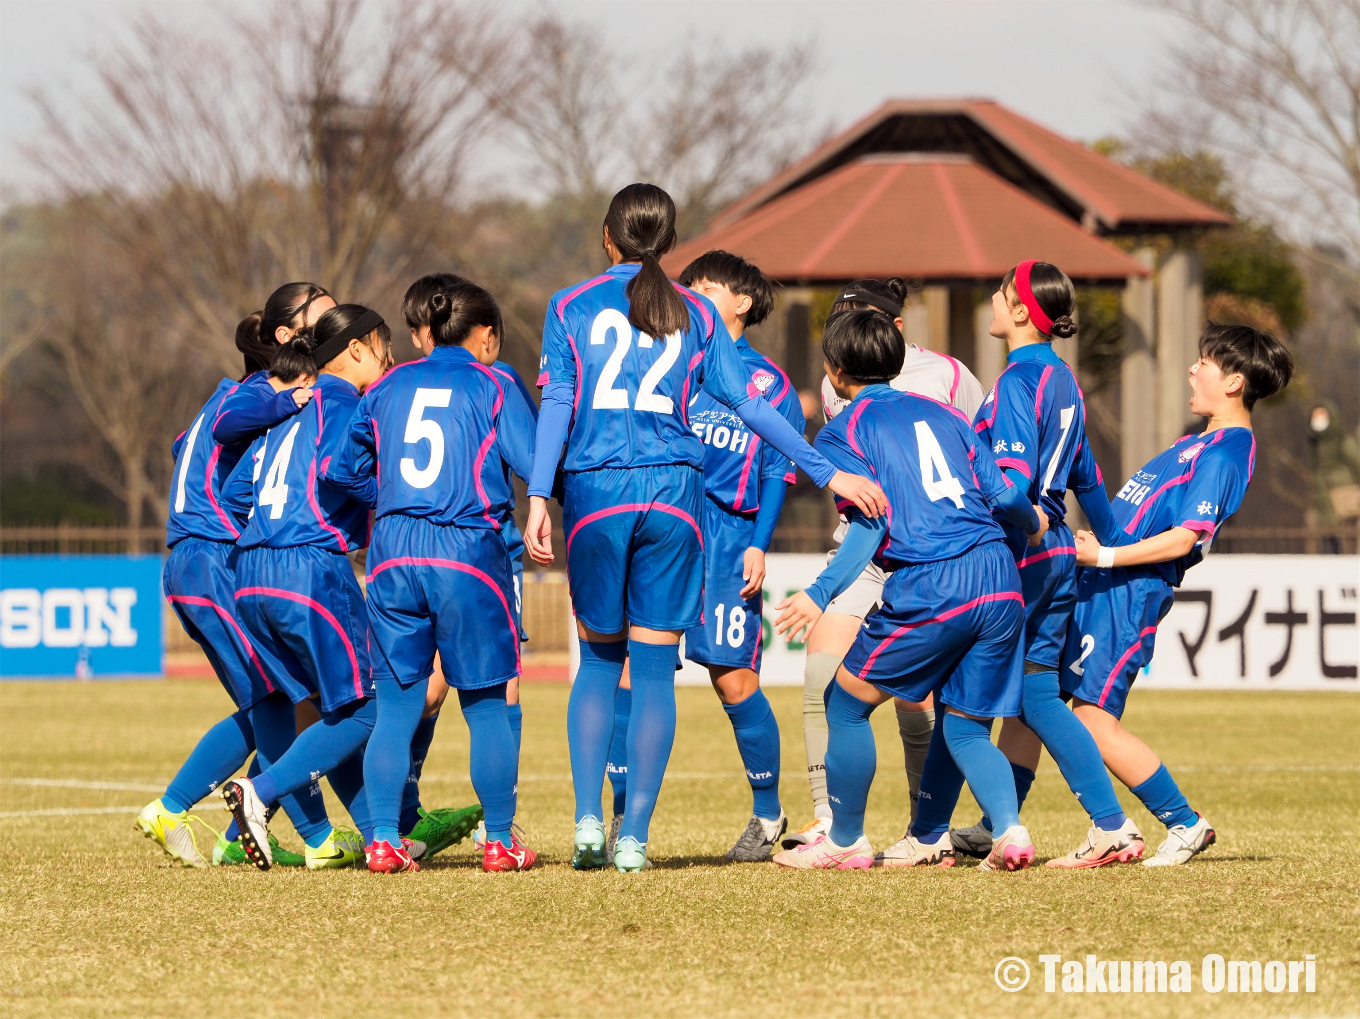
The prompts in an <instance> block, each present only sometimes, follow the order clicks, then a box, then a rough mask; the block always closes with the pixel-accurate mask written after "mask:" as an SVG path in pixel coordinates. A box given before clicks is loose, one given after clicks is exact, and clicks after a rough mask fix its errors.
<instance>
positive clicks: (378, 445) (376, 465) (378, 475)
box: [368, 418, 382, 484]
mask: <svg viewBox="0 0 1360 1019" xmlns="http://www.w3.org/2000/svg"><path fill="white" fill-rule="evenodd" d="M368 423H369V424H370V425H372V426H373V480H374V481H376V482H378V483H379V484H381V483H382V439H381V438H380V437H379V435H378V419H377V418H369V419H368Z"/></svg>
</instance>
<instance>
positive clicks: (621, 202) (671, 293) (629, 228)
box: [604, 184, 690, 337]
mask: <svg viewBox="0 0 1360 1019" xmlns="http://www.w3.org/2000/svg"><path fill="white" fill-rule="evenodd" d="M604 225H605V227H606V228H607V229H608V230H609V239H610V240H611V241H613V243H614V247H616V248H617V249H618V251H619V254H620V255H622V256H623V258H624V260H625V261H628V262H641V263H642V268H641V269H640V270H639V271H638V274H637V275H636V276H634V277H633V279H632V281H631V282H630V283H629V284H628V287H627V289H625V291H624V293H625V294H626V295H627V297H628V321H629V323H630V324H632V325H633V327H634V328H636V329H640V330H642V332H644V333H647V334H648V335H649V336H656V337H660V336H668V335H670V334H671V333H678V332H684V330H686V329H687V328H689V323H690V318H689V306H688V305H687V304H686V303H685V299H684V298H683V297H681V296H680V293H679V292H678V291H677V290H676V289H675V285H674V284H673V283H671V281H670V278H669V277H668V276H667V275H666V270H665V269H663V268H661V262H660V258H661V256H662V255H664V254H665V253H666V252H668V251H670V250H671V248H673V247H675V202H674V201H672V200H671V196H670V195H668V194H666V192H665V191H663V190H661V188H659V187H657V186H656V185H655V184H629V185H628V186H627V187H626V188H624V189H623V190H622V191H620V192H619V193H618V194H616V195H615V196H614V199H613V201H611V202H610V203H609V212H608V213H607V214H606V215H605V217H604Z"/></svg>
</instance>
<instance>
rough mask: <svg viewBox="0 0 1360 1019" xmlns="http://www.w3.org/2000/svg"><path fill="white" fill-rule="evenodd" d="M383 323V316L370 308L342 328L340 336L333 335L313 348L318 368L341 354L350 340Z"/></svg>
mask: <svg viewBox="0 0 1360 1019" xmlns="http://www.w3.org/2000/svg"><path fill="white" fill-rule="evenodd" d="M382 324H383V317H382V316H381V315H379V314H378V313H377V312H376V311H373V310H372V309H369V310H368V311H366V312H364V313H363V314H362V315H360V316H359V317H358V318H356V319H355V320H354V321H353V322H351V323H350V324H349V325H348V326H346V327H345V328H344V329H343V330H341V332H340V335H339V336H335V337H332V338H331V339H329V340H327V341H326V342H325V343H323V344H321V345H320V346H318V347H315V348H314V349H313V350H312V361H313V363H314V364H315V365H316V367H317V369H318V370H320V369H321V368H324V367H326V365H327V364H329V363H330V362H331V361H333V360H334V359H335V358H337V357H339V356H340V352H341V351H342V350H344V349H345V348H346V347H348V346H349V341H350V340H358V339H362V338H363V337H365V336H367V335H368V334H369V333H371V332H372V331H373V330H374V329H377V328H378V326H380V325H382Z"/></svg>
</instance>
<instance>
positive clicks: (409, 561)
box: [364, 556, 520, 673]
mask: <svg viewBox="0 0 1360 1019" xmlns="http://www.w3.org/2000/svg"><path fill="white" fill-rule="evenodd" d="M393 566H433V567H436V568H438V569H444V570H457V571H458V572H459V573H467V574H469V575H471V576H474V577H476V578H477V579H478V580H480V581H481V582H482V583H484V584H486V586H487V587H489V588H491V590H492V591H494V592H495V593H496V597H497V598H499V599H500V602H501V607H502V608H504V609H505V620H506V622H507V623H509V624H510V633H511V636H512V637H513V638H514V644H515V672H516V673H518V672H519V671H520V661H519V629H518V627H516V626H515V617H514V614H513V613H512V612H511V611H510V603H509V602H508V601H506V600H505V592H503V591H502V590H501V589H500V588H499V587H497V586H496V582H495V581H494V580H492V579H491V578H490V577H489V576H488V575H487V574H485V573H483V572H482V571H481V570H479V569H477V567H475V566H469V565H468V564H467V563H460V562H459V561H458V560H457V559H428V558H422V557H418V556H398V557H396V558H394V559H387V560H384V561H383V562H381V563H379V564H378V565H377V566H375V567H373V572H372V573H370V574H369V575H368V576H367V577H365V578H364V583H366V584H371V583H373V578H374V577H376V576H377V575H378V574H379V573H381V572H382V571H383V570H386V569H389V568H391V567H393Z"/></svg>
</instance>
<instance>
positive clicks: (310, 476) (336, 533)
mask: <svg viewBox="0 0 1360 1019" xmlns="http://www.w3.org/2000/svg"><path fill="white" fill-rule="evenodd" d="M307 503H308V505H310V506H311V507H312V512H313V513H314V514H316V522H317V524H318V525H320V527H321V529H322V530H323V531H325V532H326V533H327V534H329V535H330V536H331V537H333V538H334V539H335V540H336V542H338V543H339V545H340V551H341V552H348V551H349V550H350V549H349V542H347V541H346V540H345V535H344V534H343V533H342V532H341V530H340V528H338V527H336V526H335V525H334V524H331V523H327V521H326V518H325V516H323V515H322V513H321V503H320V502H319V501H318V500H317V492H316V457H312V462H311V463H310V464H309V465H308V467H307Z"/></svg>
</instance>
